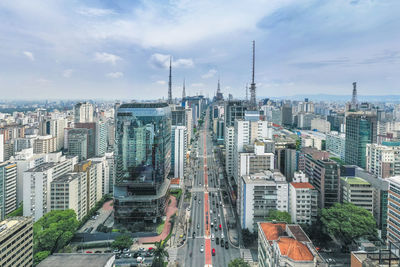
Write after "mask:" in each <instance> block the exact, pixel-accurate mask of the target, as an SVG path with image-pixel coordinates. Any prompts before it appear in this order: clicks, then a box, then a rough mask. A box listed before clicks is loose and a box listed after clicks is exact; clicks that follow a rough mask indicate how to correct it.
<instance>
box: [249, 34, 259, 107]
mask: <svg viewBox="0 0 400 267" xmlns="http://www.w3.org/2000/svg"><path fill="white" fill-rule="evenodd" d="M255 50H256V42H255V41H253V71H252V75H251V84H250V107H251V109H254V110H256V109H257V103H256V83H255V82H254V71H255V64H256V58H255Z"/></svg>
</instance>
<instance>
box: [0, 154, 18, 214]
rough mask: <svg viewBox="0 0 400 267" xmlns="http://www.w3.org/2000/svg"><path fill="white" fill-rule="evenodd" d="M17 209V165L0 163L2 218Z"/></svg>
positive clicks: (0, 212)
mask: <svg viewBox="0 0 400 267" xmlns="http://www.w3.org/2000/svg"><path fill="white" fill-rule="evenodd" d="M16 209H17V165H16V164H15V163H14V162H8V161H7V162H3V163H0V217H1V220H3V219H4V217H5V216H6V215H7V214H9V213H11V212H13V211H14V210H16Z"/></svg>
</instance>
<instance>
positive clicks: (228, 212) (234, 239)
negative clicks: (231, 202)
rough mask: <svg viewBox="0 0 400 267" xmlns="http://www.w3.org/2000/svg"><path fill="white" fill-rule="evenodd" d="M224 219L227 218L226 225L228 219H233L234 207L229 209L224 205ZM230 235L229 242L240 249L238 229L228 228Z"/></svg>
mask: <svg viewBox="0 0 400 267" xmlns="http://www.w3.org/2000/svg"><path fill="white" fill-rule="evenodd" d="M223 210H224V218H225V223H227V218H231V217H233V214H232V207H231V206H229V208H227V207H226V205H224V209H223ZM228 235H229V241H230V242H231V244H232V245H233V246H234V247H236V248H238V247H239V233H238V231H237V227H228Z"/></svg>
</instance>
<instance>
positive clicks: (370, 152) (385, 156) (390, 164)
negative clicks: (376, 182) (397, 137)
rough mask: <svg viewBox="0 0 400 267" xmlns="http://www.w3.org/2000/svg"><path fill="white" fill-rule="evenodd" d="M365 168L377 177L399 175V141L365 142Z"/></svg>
mask: <svg viewBox="0 0 400 267" xmlns="http://www.w3.org/2000/svg"><path fill="white" fill-rule="evenodd" d="M366 149H367V153H366V168H365V169H366V170H367V171H368V172H369V173H372V174H374V175H376V176H378V177H379V178H388V177H392V176H397V175H400V143H398V142H383V143H382V145H379V144H367V148H366Z"/></svg>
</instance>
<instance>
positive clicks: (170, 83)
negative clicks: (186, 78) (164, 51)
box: [168, 56, 172, 104]
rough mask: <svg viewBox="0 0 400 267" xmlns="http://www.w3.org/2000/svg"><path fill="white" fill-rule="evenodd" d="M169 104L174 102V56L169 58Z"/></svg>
mask: <svg viewBox="0 0 400 267" xmlns="http://www.w3.org/2000/svg"><path fill="white" fill-rule="evenodd" d="M168 104H172V56H170V58H169V80H168Z"/></svg>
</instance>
